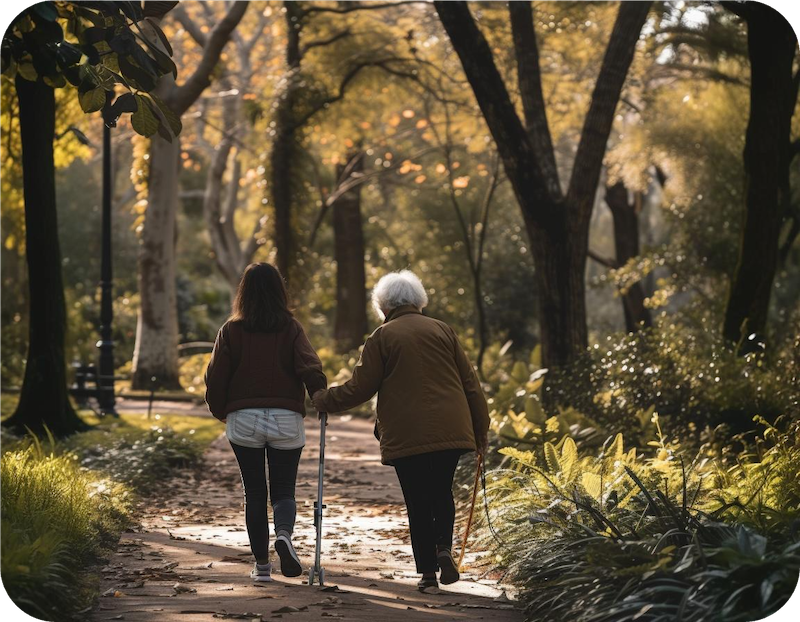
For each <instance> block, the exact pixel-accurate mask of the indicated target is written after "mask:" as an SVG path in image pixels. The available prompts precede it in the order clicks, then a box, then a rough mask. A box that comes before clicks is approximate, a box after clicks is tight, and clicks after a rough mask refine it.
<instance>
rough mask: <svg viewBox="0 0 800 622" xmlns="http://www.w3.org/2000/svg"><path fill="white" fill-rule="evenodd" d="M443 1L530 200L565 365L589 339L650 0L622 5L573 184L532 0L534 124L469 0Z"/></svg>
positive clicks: (523, 22)
mask: <svg viewBox="0 0 800 622" xmlns="http://www.w3.org/2000/svg"><path fill="white" fill-rule="evenodd" d="M434 4H435V6H436V10H437V12H438V13H439V16H440V18H441V20H442V24H443V25H444V28H445V30H446V31H447V34H448V35H449V37H450V42H451V44H452V45H453V48H454V49H455V51H456V53H457V54H458V56H459V58H460V59H461V62H462V65H463V68H464V72H465V73H466V76H467V79H468V80H469V82H470V85H471V86H472V90H473V92H474V93H475V97H476V99H477V101H478V105H479V106H480V108H481V110H482V112H483V115H484V118H485V119H486V123H487V125H488V126H489V129H490V130H491V132H492V135H493V137H494V140H495V142H496V143H497V148H498V152H499V153H500V157H501V159H502V161H503V166H504V168H505V172H506V175H507V176H508V178H509V181H510V182H511V186H512V188H513V189H514V193H515V195H516V198H517V201H518V203H519V205H520V208H521V209H522V213H523V217H524V220H525V225H526V229H527V232H528V237H529V239H530V244H531V248H532V251H533V256H534V263H535V265H536V276H537V291H538V295H539V301H540V303H539V304H540V317H539V321H540V332H541V340H542V359H543V364H544V365H545V366H548V367H550V366H555V367H559V366H564V365H566V364H568V363H569V362H571V361H572V360H574V359H575V357H577V356H578V354H579V353H580V352H581V351H582V350H583V349H584V348H586V346H587V326H586V303H585V282H584V273H585V269H586V257H587V251H588V233H589V224H590V217H591V213H592V208H593V206H594V198H595V193H596V191H597V186H598V182H599V177H600V171H601V167H602V162H603V156H604V154H605V150H606V142H607V140H608V136H609V133H610V131H611V125H612V123H613V120H614V113H615V111H616V107H617V103H618V101H619V97H620V93H621V90H622V86H623V83H624V81H625V76H626V74H627V70H628V67H629V66H630V64H631V61H632V59H633V55H634V51H635V49H636V43H637V41H638V39H639V33H640V31H641V28H642V25H643V24H644V22H645V19H646V17H647V14H648V11H649V8H650V3H647V2H623V3H622V4H621V5H620V9H619V13H618V17H617V21H616V23H615V25H614V28H613V31H612V33H611V37H610V39H609V43H608V47H607V49H606V54H605V58H604V60H603V63H602V66H601V68H600V72H599V74H598V77H597V82H596V84H595V88H594V92H593V94H592V99H591V104H590V106H589V110H588V112H587V114H586V118H585V121H584V125H583V131H582V132H581V138H580V142H579V145H578V148H577V152H576V154H575V161H574V164H573V167H572V172H571V176H570V180H569V185H568V188H567V191H566V192H565V193H564V192H562V190H561V184H560V180H559V175H558V169H557V166H556V159H555V152H554V149H553V143H552V139H551V134H550V127H549V125H548V121H547V116H546V110H545V103H544V95H543V92H542V82H541V68H540V66H539V49H538V46H537V40H536V33H535V31H534V25H533V15H532V9H531V5H530V3H528V2H512V3H510V4H509V18H510V22H511V28H512V34H513V46H514V54H515V57H516V63H517V79H518V84H519V93H520V96H521V99H522V108H523V112H524V124H523V121H522V120H520V118H519V116H518V114H517V111H516V109H515V106H514V103H513V101H512V99H511V97H510V95H509V93H508V90H507V88H506V85H505V82H504V81H503V78H502V76H501V74H500V73H499V71H498V69H497V65H496V62H495V58H494V53H493V52H492V49H491V48H490V46H489V44H488V42H487V41H486V38H485V36H484V35H483V33H482V31H481V30H480V29H479V28H478V25H477V24H476V23H475V20H474V19H473V17H472V15H471V13H470V10H469V7H468V5H467V3H465V2H436V3H434Z"/></svg>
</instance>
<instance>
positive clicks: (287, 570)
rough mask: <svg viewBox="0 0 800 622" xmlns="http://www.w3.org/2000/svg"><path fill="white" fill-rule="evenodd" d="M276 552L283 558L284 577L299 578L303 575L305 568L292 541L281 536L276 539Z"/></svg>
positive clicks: (282, 571) (282, 570)
mask: <svg viewBox="0 0 800 622" xmlns="http://www.w3.org/2000/svg"><path fill="white" fill-rule="evenodd" d="M275 550H276V551H277V553H278V557H280V558H281V574H283V576H284V577H299V576H300V575H301V574H303V566H301V565H300V560H299V559H298V557H297V553H295V550H294V547H293V546H292V541H291V540H290V539H289V538H288V537H287V536H285V535H283V534H281V535H280V536H278V537H277V538H276V539H275Z"/></svg>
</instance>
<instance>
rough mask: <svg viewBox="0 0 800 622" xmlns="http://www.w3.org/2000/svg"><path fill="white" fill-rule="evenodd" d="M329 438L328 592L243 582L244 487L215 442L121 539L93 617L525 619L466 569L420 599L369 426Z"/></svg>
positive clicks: (309, 499)
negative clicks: (193, 471) (198, 469)
mask: <svg viewBox="0 0 800 622" xmlns="http://www.w3.org/2000/svg"><path fill="white" fill-rule="evenodd" d="M306 425H307V436H308V441H307V445H306V449H305V451H304V453H303V459H302V461H301V467H300V476H299V479H298V491H297V493H298V494H297V500H298V510H299V512H298V513H299V516H298V524H297V530H296V533H295V543H296V547H297V550H298V553H299V555H300V557H301V559H302V560H303V562H304V565H308V564H310V562H311V561H312V558H313V552H314V531H313V502H314V497H315V496H316V470H317V464H318V462H317V458H318V447H319V445H318V426H317V425H316V420H315V419H313V418H311V417H309V418H308V419H307V421H306ZM327 436H328V449H327V461H326V463H327V468H326V473H327V478H326V503H327V505H328V508H327V510H326V512H327V514H326V517H325V522H324V526H325V543H324V547H323V566H324V567H325V571H326V582H327V584H328V586H327V587H325V588H320V587H318V586H313V587H309V586H308V585H306V584H305V581H306V578H305V577H298V578H296V579H288V578H285V577H283V576H282V575H281V574H280V573H279V572H275V573H274V575H273V576H274V577H275V581H274V582H273V583H267V584H262V585H253V583H252V582H251V581H250V579H249V577H248V573H249V571H250V568H251V563H252V562H251V557H250V553H249V549H248V543H247V534H246V532H245V531H244V516H243V512H242V499H241V492H240V490H241V484H240V481H239V475H238V470H237V468H236V463H235V458H234V456H233V452H232V451H231V449H230V446H229V445H228V443H227V441H226V439H225V437H224V436H221V437H220V438H218V439H217V440H216V441H215V442H214V443H213V444H212V446H211V447H210V448H209V450H208V452H207V454H206V457H205V467H204V469H203V470H202V473H201V474H200V475H198V476H186V477H182V478H177V479H175V480H171V481H169V482H165V489H164V493H163V495H162V496H161V497H159V498H155V499H151V500H150V501H149V502H148V506H147V508H146V509H145V511H144V515H143V516H142V519H141V520H142V524H141V528H140V530H139V532H137V533H125V534H123V537H122V539H121V540H120V543H119V547H118V549H117V552H116V554H115V555H114V556H113V557H112V558H111V559H110V560H109V563H108V565H107V566H106V567H105V568H104V569H103V577H102V580H101V592H102V593H103V594H104V596H101V597H100V599H99V602H98V604H97V606H96V607H95V608H94V610H93V611H92V612H91V614H90V618H89V619H91V620H97V621H99V620H159V621H162V620H167V621H170V620H181V621H182V622H192V621H194V620H212V619H214V618H217V619H219V618H228V619H246V620H259V619H271V618H284V619H291V620H298V621H300V620H311V619H319V618H335V619H340V620H372V621H378V620H381V621H384V620H385V621H394V620H404V621H414V620H473V619H474V620H491V621H500V622H502V621H509V622H511V621H518V620H521V619H522V614H521V613H520V612H519V611H518V610H516V609H515V608H514V606H513V604H512V603H509V601H508V600H507V599H506V597H505V594H504V592H503V590H502V589H500V588H499V586H497V585H496V583H495V582H494V581H491V580H487V579H479V576H478V575H476V574H471V573H469V572H467V573H466V574H465V575H463V577H464V578H463V579H462V581H460V582H459V583H457V584H455V585H452V586H447V587H444V588H443V589H442V593H441V594H439V595H427V594H421V593H419V592H418V591H417V590H416V587H415V584H416V581H417V576H416V575H415V574H414V573H413V572H414V566H413V558H412V556H411V546H410V543H409V539H408V534H407V530H406V521H405V513H404V507H403V505H402V496H401V493H400V487H399V485H398V483H397V479H396V477H395V475H394V470H393V469H391V468H389V467H384V466H381V465H380V462H379V458H378V453H377V449H378V448H377V443H376V442H375V439H374V438H373V436H372V426H371V424H369V423H368V422H366V421H363V420H358V419H351V420H344V421H343V420H341V419H332V422H331V425H330V427H329V428H328V435H327ZM457 530H458V526H457ZM457 533H458V531H457ZM273 556H274V558H273V562H277V556H275V555H274V552H273ZM471 557H472V555H469V554H468V555H467V561H470V559H471ZM277 565H278V564H277V563H275V566H276V567H277ZM337 586H338V587H337Z"/></svg>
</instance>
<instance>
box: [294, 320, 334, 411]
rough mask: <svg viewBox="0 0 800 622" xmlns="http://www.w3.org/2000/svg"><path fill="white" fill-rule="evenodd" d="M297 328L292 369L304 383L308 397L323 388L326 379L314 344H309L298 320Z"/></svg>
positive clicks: (326, 384)
mask: <svg viewBox="0 0 800 622" xmlns="http://www.w3.org/2000/svg"><path fill="white" fill-rule="evenodd" d="M297 328H298V332H297V336H295V338H294V371H295V373H296V374H297V376H298V377H299V378H300V379H301V380H302V381H303V384H304V385H306V390H307V391H308V395H309V397H310V396H313V395H314V393H316V392H317V391H319V390H320V389H325V388H326V387H327V386H328V379H327V378H326V377H325V373H324V372H323V371H322V362H321V361H320V360H319V356H317V352H316V350H314V346H312V345H311V342H310V341H309V340H308V337H307V336H306V331H304V330H303V327H302V326H301V325H300V323H299V322H298V323H297Z"/></svg>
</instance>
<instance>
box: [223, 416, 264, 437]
mask: <svg viewBox="0 0 800 622" xmlns="http://www.w3.org/2000/svg"><path fill="white" fill-rule="evenodd" d="M231 418H233V433H234V435H235V436H237V437H239V438H249V437H251V436H254V435H255V433H256V423H257V421H258V415H256V414H255V413H249V412H233V413H231V414H230V415H228V421H230V420H231Z"/></svg>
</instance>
